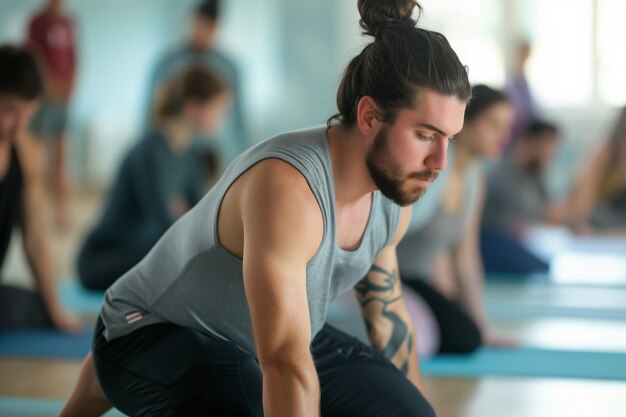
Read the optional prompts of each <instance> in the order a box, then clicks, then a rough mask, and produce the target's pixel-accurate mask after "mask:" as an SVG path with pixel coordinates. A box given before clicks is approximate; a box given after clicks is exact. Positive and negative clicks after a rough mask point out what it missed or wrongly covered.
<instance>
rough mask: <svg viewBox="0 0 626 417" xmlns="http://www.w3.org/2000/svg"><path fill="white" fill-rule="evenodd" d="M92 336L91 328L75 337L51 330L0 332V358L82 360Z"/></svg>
mask: <svg viewBox="0 0 626 417" xmlns="http://www.w3.org/2000/svg"><path fill="white" fill-rule="evenodd" d="M92 335H93V327H87V328H85V329H84V330H83V331H82V332H81V333H79V334H76V335H70V334H67V333H62V332H59V331H57V330H52V329H37V330H11V331H5V332H0V357H21V358H24V357H30V358H62V359H82V358H84V357H85V355H87V353H88V352H89V350H90V349H91V338H92ZM0 415H1V414H0Z"/></svg>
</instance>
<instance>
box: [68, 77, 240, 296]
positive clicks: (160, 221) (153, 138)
mask: <svg viewBox="0 0 626 417" xmlns="http://www.w3.org/2000/svg"><path fill="white" fill-rule="evenodd" d="M229 101H230V95H229V93H228V90H227V87H226V85H225V84H224V83H223V82H222V81H221V80H220V79H219V78H218V76H217V75H216V74H215V73H213V72H211V71H209V70H207V69H204V68H200V67H191V68H189V69H187V70H185V71H184V72H183V73H182V74H181V75H180V76H179V77H177V78H176V79H174V80H173V81H172V83H171V84H170V85H169V86H168V87H166V88H165V89H164V90H163V91H162V94H161V96H160V97H158V99H157V100H156V104H155V112H156V119H157V120H158V122H157V125H156V127H155V129H153V130H151V131H149V132H148V133H147V134H146V136H145V137H144V138H143V139H142V140H141V141H139V143H137V144H136V145H135V146H134V147H133V148H132V149H131V150H130V151H129V152H128V154H127V155H126V157H125V158H124V160H123V162H122V165H121V167H120V171H119V173H118V176H117V179H116V180H115V182H114V184H113V188H112V189H111V191H110V193H109V196H108V200H107V203H106V206H105V209H104V213H103V214H102V217H101V219H100V221H99V222H98V224H97V225H96V227H95V228H94V230H93V231H92V232H91V233H90V234H89V236H88V237H87V240H86V242H85V244H84V246H83V248H82V250H81V251H80V254H79V257H78V276H79V278H80V281H81V282H82V283H83V285H84V286H85V287H87V288H89V289H96V290H105V289H107V288H108V287H109V286H110V285H111V284H112V283H113V282H114V281H115V280H117V278H119V277H120V276H122V275H123V274H124V273H125V272H126V271H128V270H129V269H130V268H132V267H133V266H134V265H135V264H136V263H137V262H139V261H140V260H141V259H142V258H143V257H144V256H145V255H146V254H147V253H148V251H149V250H150V248H151V247H152V246H154V244H155V243H156V241H157V240H159V238H160V237H161V235H162V234H163V233H164V232H165V231H166V230H167V229H168V228H169V227H170V226H171V225H172V224H173V223H174V221H176V219H177V218H179V217H180V216H182V215H183V214H184V213H185V212H187V211H188V210H189V209H190V208H191V207H193V206H194V205H195V204H196V203H197V202H198V201H200V199H201V198H202V196H203V195H204V193H205V192H206V189H207V184H206V182H205V178H206V176H205V175H204V173H203V169H204V164H203V161H201V159H200V158H199V156H198V154H197V153H196V152H194V151H193V150H192V149H191V143H192V138H193V137H194V136H195V135H196V133H197V132H198V131H200V132H203V133H205V134H207V135H208V134H209V133H211V132H212V131H214V130H215V129H216V128H217V127H218V125H219V123H220V121H221V120H222V117H223V114H224V113H225V111H226V110H227V108H228V104H229Z"/></svg>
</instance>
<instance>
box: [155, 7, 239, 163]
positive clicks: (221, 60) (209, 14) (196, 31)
mask: <svg viewBox="0 0 626 417" xmlns="http://www.w3.org/2000/svg"><path fill="white" fill-rule="evenodd" d="M222 3H224V4H226V3H227V2H222V1H221V0H200V1H198V3H197V5H196V8H195V10H194V13H193V16H191V17H190V19H189V22H188V28H187V33H188V36H187V39H186V40H185V41H184V42H183V43H181V44H180V45H177V46H176V47H174V48H173V49H170V50H169V51H167V52H166V53H165V54H164V55H163V56H161V57H160V58H159V60H158V61H157V62H156V63H155V66H154V68H153V71H152V74H151V75H150V79H149V84H148V94H149V96H148V100H147V101H148V102H152V101H153V99H154V96H155V94H156V93H157V92H158V90H159V88H160V87H161V86H162V85H163V84H167V82H168V80H170V79H171V78H172V77H173V76H175V75H176V74H178V73H179V72H180V71H181V70H182V69H183V68H185V67H187V66H189V65H199V66H202V67H204V68H207V69H209V70H211V71H215V72H216V73H217V74H219V76H220V77H221V78H222V79H223V80H225V81H226V82H227V83H228V86H229V87H230V91H231V96H232V99H233V100H232V106H231V108H230V111H229V112H228V114H227V115H225V120H224V122H223V124H222V127H221V128H220V129H219V131H216V132H214V133H213V135H212V136H215V137H214V138H212V140H211V141H206V140H203V139H204V138H202V136H206V134H205V135H199V136H200V137H199V138H197V140H196V142H197V143H195V144H194V145H195V146H197V147H198V152H199V153H204V152H207V151H208V150H216V151H217V157H218V158H219V159H220V161H222V163H223V164H225V165H226V164H227V163H228V162H230V161H231V160H232V159H234V158H235V157H236V156H237V155H239V154H240V153H241V152H243V151H244V150H245V149H246V148H247V147H248V132H247V127H246V118H245V114H244V113H245V112H244V109H243V95H242V90H241V82H240V75H239V70H238V68H237V65H236V63H235V61H234V60H233V59H232V58H231V57H230V56H229V55H228V54H225V53H224V52H223V51H222V50H220V48H219V47H218V45H217V35H218V31H219V28H220V24H221V22H222V12H223V11H222V6H223V4H222ZM164 29H167V28H164ZM147 116H148V117H147V119H148V120H147V121H148V125H150V126H151V125H153V124H154V122H155V120H154V118H153V117H152V114H148V115H147Z"/></svg>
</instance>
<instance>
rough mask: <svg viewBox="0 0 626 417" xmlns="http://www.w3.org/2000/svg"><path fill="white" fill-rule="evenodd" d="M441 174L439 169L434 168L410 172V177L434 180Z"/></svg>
mask: <svg viewBox="0 0 626 417" xmlns="http://www.w3.org/2000/svg"><path fill="white" fill-rule="evenodd" d="M438 176H439V171H436V170H433V169H425V170H424V171H418V172H413V173H411V174H409V178H413V179H417V180H422V181H430V182H433V181H435V180H436V179H437V177H438Z"/></svg>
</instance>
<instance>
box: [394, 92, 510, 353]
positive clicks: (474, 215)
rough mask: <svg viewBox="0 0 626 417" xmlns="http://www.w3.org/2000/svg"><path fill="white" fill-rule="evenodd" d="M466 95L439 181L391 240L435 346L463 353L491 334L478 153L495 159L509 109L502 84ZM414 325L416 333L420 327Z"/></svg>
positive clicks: (487, 340) (507, 126) (503, 141)
mask: <svg viewBox="0 0 626 417" xmlns="http://www.w3.org/2000/svg"><path fill="white" fill-rule="evenodd" d="M472 96H473V98H472V101H471V102H470V104H469V105H468V107H467V110H466V112H465V122H464V125H463V130H462V131H461V132H460V133H459V134H458V135H457V136H456V138H455V139H454V142H455V143H454V147H453V148H452V147H449V150H448V152H449V161H450V164H449V166H448V168H447V169H446V170H444V171H442V174H441V177H442V178H440V179H439V180H438V182H439V181H441V182H440V183H439V185H438V187H439V188H437V189H436V190H434V189H430V190H429V192H428V193H426V195H425V196H424V197H423V199H422V200H426V201H428V200H429V199H430V200H431V201H430V202H427V203H423V201H421V200H420V201H419V202H418V203H417V205H416V207H415V209H414V210H413V213H415V214H414V215H413V217H414V219H412V220H413V221H412V224H411V226H410V227H409V231H408V232H407V234H406V236H405V238H404V239H403V240H402V241H401V242H400V244H399V245H398V260H399V266H400V276H401V277H402V278H403V280H404V282H405V286H407V287H408V288H406V290H407V292H409V293H410V290H409V288H410V289H411V290H413V291H415V292H416V293H417V295H419V297H420V298H421V299H422V300H423V301H424V302H425V304H426V306H427V307H428V309H429V310H430V312H431V313H432V315H433V316H434V319H435V321H436V325H437V327H438V329H439V331H438V338H439V343H438V346H434V347H433V349H435V352H436V353H469V352H472V351H474V350H475V349H477V348H478V347H479V346H480V345H481V343H493V342H494V341H493V339H492V337H491V333H490V331H489V328H488V324H487V319H486V317H485V313H484V302H483V301H484V300H483V281H484V272H483V268H482V263H481V256H480V245H479V230H480V218H481V215H482V207H483V201H484V187H485V184H484V182H485V180H484V176H483V172H482V167H481V159H482V158H484V157H486V158H489V159H496V158H498V157H499V156H500V154H501V153H502V151H503V149H504V146H505V144H506V139H507V135H508V133H509V129H510V126H511V121H512V117H513V109H512V106H511V104H510V103H509V100H508V99H507V97H506V96H505V94H504V93H503V92H500V91H496V90H493V89H491V88H489V87H487V86H485V85H478V86H475V87H474V88H473V94H472ZM425 139H428V138H425ZM452 151H454V152H452ZM426 204H430V205H431V206H432V208H431V209H430V210H429V213H430V214H429V216H427V217H426V218H424V217H423V213H420V211H423V210H422V206H423V205H424V206H425V205H426ZM417 216H422V217H420V218H418V217H417ZM414 321H415V322H416V323H419V322H420V319H419V318H414ZM416 333H417V334H420V335H422V334H423V333H421V332H420V330H419V329H418V330H417V332H416ZM420 337H421V336H420ZM422 346H423V344H422V345H421V346H420V348H421V347H422ZM435 352H425V351H424V352H420V354H421V355H423V356H427V355H428V353H435Z"/></svg>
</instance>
